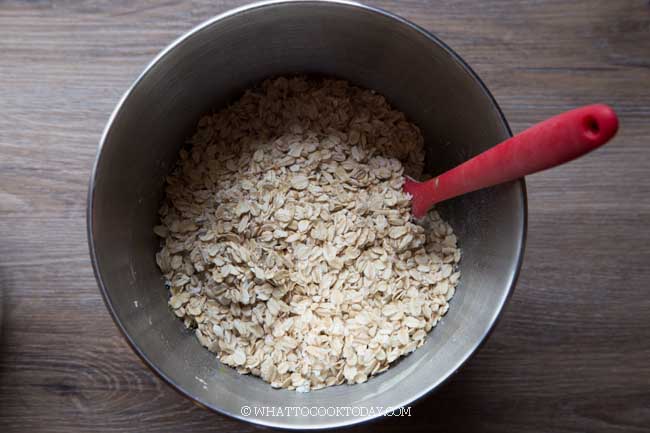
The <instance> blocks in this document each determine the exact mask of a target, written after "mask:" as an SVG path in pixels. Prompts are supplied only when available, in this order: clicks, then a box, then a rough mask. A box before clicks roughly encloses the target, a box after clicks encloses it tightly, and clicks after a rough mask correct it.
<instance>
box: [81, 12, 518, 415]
mask: <svg viewBox="0 0 650 433" xmlns="http://www.w3.org/2000/svg"><path fill="white" fill-rule="evenodd" d="M292 73H307V74H309V73H317V74H325V75H330V76H336V77H341V78H344V79H347V80H349V81H351V82H352V83H354V84H357V85H360V86H363V87H366V88H370V89H375V90H377V91H378V92H380V93H382V94H383V95H385V96H386V97H387V98H388V100H389V101H390V102H391V103H392V104H393V106H395V107H396V108H398V109H399V110H401V111H403V112H405V113H406V115H407V116H408V117H409V119H411V120H412V121H413V122H415V123H416V124H417V125H419V126H420V128H421V129H422V133H423V134H424V137H425V143H426V147H427V165H428V167H429V169H430V170H431V171H433V172H440V171H442V170H445V169H448V168H450V167H452V166H454V165H456V164H458V163H460V162H461V161H463V160H465V159H467V158H469V157H471V156H473V155H476V154H478V153H479V152H481V151H483V150H485V149H487V148H488V147H490V146H492V145H494V144H496V143H498V142H499V141H501V140H503V139H505V138H506V137H508V136H509V135H510V131H509V129H508V125H507V123H506V120H505V119H504V117H503V114H502V113H501V111H500V110H499V107H498V106H497V104H496V102H495V101H494V99H493V98H492V97H491V95H490V93H489V92H488V90H487V89H486V88H485V86H484V85H483V84H482V82H481V81H480V80H479V78H478V77H477V76H476V74H474V73H473V72H472V70H471V69H470V68H469V67H468V66H467V65H466V64H465V63H464V62H463V61H462V60H461V59H460V58H459V57H458V56H457V55H456V54H454V53H453V52H452V51H451V49H449V48H448V47H447V46H445V45H444V44H443V43H442V42H441V41H440V40H438V39H436V38H435V37H434V36H432V35H431V34H429V33H427V32H426V31H424V30H422V29H421V28H419V27H417V26H415V25H414V24H412V23H410V22H408V21H405V20H404V19H402V18H399V17H397V16H394V15H391V14H389V13H387V12H384V11H380V10H377V9H373V8H369V7H366V6H362V5H359V4H354V3H347V2H338V1H336V2H334V1H326V2H325V1H298V2H271V3H258V4H253V5H250V6H247V7H244V8H240V9H236V10H233V11H231V12H228V13H226V14H223V15H220V16H218V17H216V18H213V19H211V20H209V21H207V22H205V23H204V24H201V25H200V26H198V27H196V28H195V29H193V30H191V31H190V32H189V33H187V34H186V35H184V36H183V37H181V38H180V39H178V40H177V41H176V42H174V43H172V44H171V45H170V46H169V47H168V48H166V49H165V50H164V51H163V52H162V53H161V54H160V55H159V56H158V57H156V59H155V60H154V61H153V62H152V63H151V64H150V65H149V66H148V67H147V68H146V69H145V71H144V72H143V73H142V75H141V76H140V77H139V78H138V79H137V80H136V82H135V84H134V85H133V86H132V87H131V89H130V90H129V91H128V92H127V93H126V94H125V96H124V97H123V99H122V100H121V101H120V103H119V104H118V106H117V108H116V109H115V111H114V113H113V115H112V116H111V118H110V120H109V122H108V125H107V127H106V130H105V132H104V135H103V137H102V139H101V143H100V148H99V153H98V155H97V160H96V163H95V167H94V170H93V174H92V177H91V180H90V190H89V197H88V239H89V243H90V253H91V256H92V262H93V266H94V268H95V273H96V276H97V281H98V283H99V287H100V288H101V292H102V294H103V295H104V298H105V300H106V305H107V307H108V309H109V310H110V312H111V314H112V316H113V318H114V319H115V322H116V323H117V325H118V326H119V328H120V329H121V331H122V332H123V333H124V335H125V336H126V338H127V340H128V341H129V343H130V344H131V346H132V347H133V349H134V350H135V351H136V352H137V353H138V354H139V355H140V356H141V357H142V359H143V360H144V361H145V362H146V363H147V364H148V365H149V366H150V367H151V368H152V369H153V370H154V371H155V372H156V373H158V374H159V375H160V376H161V377H162V378H163V379H164V380H166V381H167V382H168V383H169V384H171V385H172V386H173V387H175V388H176V389H177V390H179V391H180V392H181V393H183V394H185V395H187V396H188V397H190V398H192V399H194V400H195V401H196V402H198V403H200V404H202V405H204V406H206V407H208V408H210V409H213V410H216V411H218V412H221V413H223V414H227V415H230V416H233V417H235V418H240V419H244V420H246V421H250V422H254V423H258V424H264V425H268V426H280V427H286V428H323V427H335V426H343V425H349V424H353V423H357V422H360V421H364V420H368V419H370V418H373V417H376V416H377V415H376V414H374V415H369V410H368V408H370V407H372V408H376V407H383V408H390V407H399V406H405V405H410V404H411V403H412V402H413V401H414V400H416V399H418V398H420V397H423V396H424V395H426V394H427V393H429V392H431V391H432V390H434V389H435V388H437V387H438V386H439V385H440V384H441V383H443V382H444V381H445V380H447V379H448V378H449V377H450V376H451V375H452V374H454V372H456V371H457V370H458V369H459V368H460V367H461V365H463V363H464V362H465V361H467V359H468V358H469V357H470V356H472V354H473V353H474V351H475V350H476V349H477V348H478V347H479V346H480V345H481V343H482V342H483V341H484V340H485V338H486V337H487V335H488V334H489V332H490V330H491V329H492V327H493V326H494V324H495V322H496V320H497V318H498V317H499V314H500V313H501V310H502V308H503V306H504V304H505V302H506V300H507V299H508V295H509V294H510V293H511V291H512V289H513V286H514V284H515V280H516V277H517V273H518V271H519V268H520V265H521V261H522V256H523V250H524V238H525V233H526V193H525V186H524V182H523V180H521V181H517V182H512V183H509V184H504V185H500V186H497V187H494V188H490V189H487V190H483V191H479V192H475V193H472V194H469V195H466V196H464V197H461V198H457V199H454V200H451V201H449V202H447V203H444V204H443V205H441V206H440V207H439V209H440V210H441V212H442V214H443V216H444V217H445V218H446V219H447V220H448V221H449V222H450V223H451V225H452V226H453V228H454V230H455V231H456V233H457V234H458V238H459V242H460V246H461V248H462V250H463V258H462V262H461V265H460V268H461V271H462V277H461V281H460V286H459V287H458V290H457V292H456V296H455V297H454V298H453V300H452V302H451V306H450V309H449V313H448V314H447V316H446V317H445V318H444V320H443V321H442V322H441V323H440V324H439V325H438V326H437V327H436V328H434V329H433V331H432V332H431V334H430V335H429V337H428V339H427V342H426V344H425V345H424V346H423V347H422V348H420V349H418V350H417V351H415V352H414V353H412V354H411V355H409V356H407V357H406V358H404V359H402V360H401V361H399V362H398V363H397V364H396V365H394V366H393V367H392V368H390V369H389V370H388V371H387V372H385V373H383V374H381V375H379V376H377V377H373V378H370V380H368V382H366V383H364V384H360V385H353V386H349V385H343V386H336V387H330V388H327V389H323V390H319V391H314V392H310V393H304V394H302V393H296V392H294V391H286V390H275V389H272V388H271V387H270V386H269V385H268V384H267V383H265V382H263V381H262V380H260V379H258V378H255V377H251V376H241V375H239V374H237V373H236V372H235V371H234V370H232V369H230V368H228V367H225V366H223V365H221V364H220V363H219V362H218V361H217V360H216V358H215V356H214V355H213V354H212V353H210V352H208V351H207V350H206V349H204V348H203V347H202V346H200V345H199V343H198V342H197V340H196V338H195V337H194V336H193V334H192V333H191V332H189V331H188V330H186V329H185V328H184V327H183V324H182V323H181V321H180V320H178V319H177V318H176V317H175V316H174V315H173V314H172V313H171V312H170V310H169V308H168V307H167V299H168V294H167V290H166V289H165V286H164V285H163V281H162V279H161V274H160V272H159V270H158V268H157V267H156V263H155V261H154V253H155V252H156V249H157V247H158V239H157V238H156V237H155V236H154V234H153V232H152V227H153V226H154V225H155V224H156V223H157V219H158V216H157V210H158V206H159V204H160V202H161V198H162V192H163V177H164V176H165V175H166V174H167V173H168V172H169V170H170V168H171V167H172V166H173V164H174V161H175V159H176V156H177V154H178V151H179V148H180V147H181V145H182V144H183V143H184V141H185V140H186V138H187V137H188V136H189V135H190V134H191V132H192V130H193V129H194V128H195V126H196V123H197V120H198V119H199V117H200V115H201V114H202V113H205V112H207V111H209V110H211V109H214V108H219V107H222V106H224V105H225V104H227V103H228V102H229V101H232V100H233V99H234V98H236V97H237V96H238V95H240V94H241V93H242V91H243V90H244V89H246V88H247V87H249V86H254V85H255V84H257V83H259V82H260V81H261V80H263V79H264V78H267V77H270V76H276V75H279V74H292ZM267 406H275V407H278V406H283V407H284V406H300V407H308V408H312V407H325V408H328V407H357V408H361V409H356V410H350V409H344V410H342V411H340V412H339V413H338V415H336V414H335V415H334V416H332V411H331V410H329V411H328V413H326V414H324V415H323V416H319V415H318V414H317V413H316V411H313V410H311V414H308V413H307V412H306V411H304V410H301V414H298V415H297V416H296V414H295V413H294V414H289V415H285V416H263V415H259V414H257V415H256V414H255V412H254V408H255V407H267ZM245 407H248V408H251V412H252V413H251V414H250V415H248V416H245V415H247V414H246V413H245V412H246V411H247V409H246V408H245ZM242 408H244V409H242ZM363 408H366V409H363ZM414 410H417V407H416V408H414ZM242 412H244V413H242ZM322 412H324V411H322V410H321V413H322ZM313 415H314V416H313Z"/></svg>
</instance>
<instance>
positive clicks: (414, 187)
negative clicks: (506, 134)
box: [404, 104, 618, 218]
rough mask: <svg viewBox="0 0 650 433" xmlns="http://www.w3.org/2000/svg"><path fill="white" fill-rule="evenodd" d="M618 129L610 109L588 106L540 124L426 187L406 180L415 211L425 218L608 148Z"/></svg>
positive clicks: (405, 186)
mask: <svg viewBox="0 0 650 433" xmlns="http://www.w3.org/2000/svg"><path fill="white" fill-rule="evenodd" d="M617 130H618V118H617V117H616V113H614V110H612V108H611V107H609V106H607V105H602V104H596V105H587V106H585V107H582V108H576V109H575V110H571V111H567V112H566V113H562V114H559V115H557V116H555V117H551V118H550V119H548V120H545V121H543V122H541V123H538V124H536V125H534V126H532V127H530V128H528V129H526V130H525V131H523V132H521V133H519V134H517V135H515V136H514V137H512V138H509V139H507V140H506V141H503V142H501V143H499V144H497V145H496V146H494V147H492V148H491V149H489V150H486V151H485V152H483V153H481V154H479V155H477V156H475V157H474V158H472V159H470V160H468V161H466V162H464V163H462V164H461V165H459V166H458V167H456V168H453V169H451V170H449V171H447V172H445V173H443V174H441V175H440V176H437V177H435V178H433V179H430V180H428V181H426V182H417V181H415V180H413V179H410V178H408V177H407V178H406V181H405V183H404V191H405V192H407V193H409V194H411V196H412V212H413V216H414V217H416V218H421V217H423V216H424V215H425V214H426V213H427V211H428V210H429V209H430V208H431V206H433V205H434V204H436V203H438V202H441V201H443V200H447V199H450V198H452V197H456V196H459V195H462V194H465V193H468V192H472V191H476V190H477V189H481V188H486V187H488V186H492V185H496V184H499V183H504V182H508V181H511V180H514V179H518V178H520V177H524V176H526V175H528V174H532V173H536V172H538V171H541V170H545V169H547V168H551V167H555V166H556V165H560V164H562V163H565V162H568V161H571V160H572V159H575V158H577V157H579V156H581V155H584V154H585V153H587V152H590V151H592V150H594V149H596V148H598V147H599V146H602V145H603V144H605V143H607V141H609V139H611V138H612V137H613V136H614V134H616V131H617Z"/></svg>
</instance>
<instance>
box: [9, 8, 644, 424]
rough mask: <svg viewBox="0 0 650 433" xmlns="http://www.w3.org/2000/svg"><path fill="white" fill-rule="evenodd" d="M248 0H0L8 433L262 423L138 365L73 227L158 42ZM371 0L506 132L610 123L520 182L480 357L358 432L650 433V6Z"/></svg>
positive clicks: (81, 218) (81, 231) (81, 227)
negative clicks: (609, 137)
mask: <svg viewBox="0 0 650 433" xmlns="http://www.w3.org/2000/svg"><path fill="white" fill-rule="evenodd" d="M242 3H244V2H239V1H215V0H200V1H190V2H181V1H175V0H167V1H159V2H155V1H127V0H119V1H108V0H106V1H98V0H80V1H68V0H60V1H54V0H38V1H18V0H2V1H0V287H1V288H2V289H3V291H4V314H3V316H2V317H3V319H2V320H3V331H2V334H1V337H0V338H1V341H0V431H2V432H18V431H20V432H38V431H49V432H89V431H92V432H118V431H119V432H135V431H137V432H143V431H147V432H154V431H155V432H179V431H184V432H215V431H242V432H252V431H259V430H260V429H259V428H257V427H253V426H251V425H248V424H244V423H241V422H239V421H235V420H232V419H229V418H226V417H224V416H220V415H216V414H212V413H210V412H207V411H204V410H202V409H199V408H197V407H196V406H195V405H193V404H192V403H191V402H190V401H188V400H186V399H184V398H183V397H181V396H180V395H178V394H177V393H176V392H174V391H173V390H172V389H171V388H170V387H168V386H167V385H166V384H164V383H163V382H162V381H161V380H160V379H158V378H157V377H156V376H154V374H152V373H151V372H150V371H149V370H148V369H147V368H146V367H145V366H144V365H143V364H142V363H141V362H140V361H139V359H138V358H137V357H136V356H135V355H134V354H133V352H132V351H131V349H130V348H129V347H128V346H127V344H126V343H125V341H124V340H123V339H122V337H121V335H120V334H119V332H118V330H117V328H116V327H115V326H114V324H113V322H112V320H111V318H110V317H109V315H108V313H107V311H106V308H105V307H104V303H103V301H102V299H101V297H100V294H99V291H98V289H97V285H96V283H95V279H94V277H93V272H92V269H91V265H90V261H89V257H88V249H87V246H86V234H85V224H86V223H85V208H86V187H87V180H88V176H89V174H90V169H91V166H92V163H93V158H94V156H95V151H96V146H97V142H98V140H99V136H100V133H101V131H102V128H103V126H104V124H105V123H106V121H107V119H108V116H109V114H110V112H111V111H112V109H113V107H114V106H115V104H116V103H117V101H118V99H119V98H120V96H121V94H122V93H123V92H124V91H125V90H126V88H127V87H128V86H129V85H130V83H131V82H132V80H133V79H134V78H135V77H136V76H137V75H138V73H139V72H140V71H141V70H142V69H143V68H144V66H145V65H146V64H147V63H148V62H149V60H150V59H151V58H152V57H153V56H154V55H155V54H156V53H157V52H158V51H159V50H160V49H161V48H163V47H164V46H165V45H166V44H168V43H169V42H170V41H172V40H173V39H174V38H176V37H177V36H179V35H181V34H182V33H184V32H185V31H187V30H188V29H190V28H191V27H192V26H194V25H196V24H198V23H199V22H201V21H203V20H205V19H206V18H208V17H211V16H213V15H215V14H217V13H219V12H222V11H225V10H227V9H229V8H231V7H234V6H236V5H239V4H242ZM369 3H371V4H372V5H375V6H379V7H382V8H385V9H388V10H390V11H393V12H396V13H398V14H401V15H402V16H404V17H406V18H408V19H411V20H413V21H414V22H416V23H418V24H419V25H421V26H423V27H424V28H426V29H429V30H431V31H433V32H434V33H436V34H437V35H438V36H440V37H441V38H442V39H443V40H445V41H446V42H447V43H449V45H450V46H451V47H452V48H453V49H455V50H456V51H457V52H458V53H459V54H460V55H461V56H463V57H464V58H465V59H466V60H467V61H468V62H469V63H470V64H471V65H472V66H473V67H474V69H475V70H476V71H477V72H478V74H479V75H480V76H481V77H482V78H483V79H484V80H485V82H486V84H487V85H488V87H489V88H490V89H491V90H492V92H493V93H494V95H495V97H496V99H497V100H498V102H499V103H500V104H501V107H502V108H503V110H504V112H505V114H506V116H507V118H508V120H509V121H510V124H511V126H512V128H513V131H515V132H517V131H520V130H522V129H523V128H524V127H526V126H527V125H529V124H531V123H533V122H536V121H539V120H542V119H543V118H545V117H546V116H550V115H552V114H555V113H557V112H560V111H562V110H565V109H568V108H571V107H574V106H577V105H581V104H586V103H591V102H598V101H603V102H608V103H610V104H611V105H613V106H614V107H615V108H616V110H617V111H618V113H619V114H620V118H621V130H620V133H619V135H618V137H617V138H616V139H615V140H614V142H613V143H611V144H610V145H609V146H606V147H605V148H603V149H601V150H599V151H597V152H596V153H595V154H593V155H590V156H588V157H585V158H583V159H581V160H579V161H576V162H574V163H571V164H569V165H567V166H564V167H561V168H559V169H556V170H553V171H550V172H547V173H543V174H537V175H534V176H532V177H530V178H528V179H527V180H528V199H529V211H530V219H529V232H528V246H527V251H526V259H525V264H524V267H523V270H522V273H521V278H520V280H519V284H518V287H517V289H516V291H515V293H514V296H513V297H512V300H511V302H510V304H509V306H508V308H507V309H506V311H505V314H504V316H503V318H502V320H501V322H500V323H499V325H498V327H497V329H496V331H495V332H494V333H493V335H492V337H491V338H490V340H489V341H488V343H487V344H486V345H485V346H484V348H483V349H482V350H481V351H480V352H479V353H478V354H477V355H476V356H475V357H474V358H473V359H472V360H471V361H470V362H469V363H468V364H467V366H466V367H465V368H464V369H463V370H462V372H461V373H460V374H459V375H458V376H456V377H455V378H454V379H453V380H452V381H451V382H450V383H448V384H447V385H445V386H444V388H443V389H442V390H441V391H440V392H438V393H436V394H435V395H433V396H430V397H429V398H427V399H425V400H424V401H422V402H421V403H419V404H417V405H415V406H414V407H413V409H412V416H411V417H410V418H394V419H386V420H382V421H380V422H379V423H375V424H371V425H369V426H363V427H360V428H353V429H352V431H371V430H375V429H376V430H380V431H394V432H398V431H420V430H427V431H433V432H556V433H560V432H608V433H612V432H641V431H646V432H647V431H650V291H649V290H648V289H649V286H650V181H649V180H648V176H649V175H650V4H649V3H648V1H647V0H644V1H642V0H583V1H567V0H546V1H544V0H527V1H524V0H490V1H488V0H471V1H462V2H461V1H456V0H439V1H430V2H428V1H422V0H409V1H399V2H398V1H372V2H369Z"/></svg>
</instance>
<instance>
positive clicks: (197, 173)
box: [154, 78, 460, 391]
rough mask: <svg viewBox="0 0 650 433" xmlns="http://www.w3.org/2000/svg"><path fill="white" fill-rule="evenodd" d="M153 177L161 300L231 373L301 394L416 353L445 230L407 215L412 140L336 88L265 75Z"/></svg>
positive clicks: (448, 265) (431, 312)
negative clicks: (163, 174) (158, 185)
mask: <svg viewBox="0 0 650 433" xmlns="http://www.w3.org/2000/svg"><path fill="white" fill-rule="evenodd" d="M190 149H191V150H189V151H186V150H183V151H181V154H180V160H179V163H178V166H177V167H176V169H175V171H174V172H173V173H172V175H171V176H170V177H169V178H168V179H167V189H166V199H165V202H164V204H163V206H162V208H161V209H160V215H161V221H162V223H161V225H159V226H157V227H155V229H154V231H155V233H157V234H158V235H159V236H160V237H161V238H162V243H161V245H162V246H161V249H160V251H159V252H158V254H157V255H156V260H157V262H158V265H159V266H160V269H161V270H162V272H163V274H164V277H165V279H166V281H167V283H168V285H169V287H170V291H171V298H170V300H169V305H170V306H171V308H172V309H173V311H174V313H175V314H176V315H177V316H178V317H180V318H182V319H183V320H184V322H185V325H186V326H188V327H193V328H196V336H197V338H198V340H199V341H200V342H201V344H202V345H204V346H205V347H207V348H208V349H209V350H211V351H213V352H215V353H216V354H217V355H218V357H219V359H220V360H221V362H223V363H224V364H227V365H230V366H232V367H234V368H236V369H237V371H238V372H240V373H242V374H246V373H251V374H254V375H257V376H260V377H261V378H262V379H264V380H265V381H267V382H270V383H271V385H272V386H273V387H278V388H289V389H296V390H298V391H309V390H310V389H319V388H323V387H326V386H330V385H335V384H341V383H350V384H352V383H361V382H365V381H366V380H367V379H368V377H369V376H371V375H374V374H377V373H380V372H382V371H384V370H386V369H387V368H388V367H389V366H390V364H391V363H392V362H393V361H395V360H396V359H398V358H399V357H400V356H403V355H405V354H407V353H409V352H412V351H413V350H415V349H416V348H417V347H419V346H421V345H422V344H423V343H424V341H425V338H426V336H427V332H428V331H430V330H431V328H432V327H433V326H435V325H436V323H438V321H439V320H440V318H441V317H442V316H443V315H444V314H445V313H446V312H447V309H448V308H449V305H448V303H447V302H448V301H449V299H450V298H451V297H452V296H453V294H454V290H455V287H456V284H457V282H458V279H459V276H460V274H459V273H458V272H457V271H456V270H455V269H456V264H457V263H458V261H459V260H460V250H459V249H458V248H457V246H456V236H455V235H454V234H453V233H452V229H451V227H450V226H449V225H448V224H447V223H445V222H444V221H443V220H441V219H440V217H439V215H438V214H437V213H436V212H435V211H432V212H430V213H429V215H428V216H427V217H426V219H424V220H423V221H420V222H418V223H414V222H413V221H411V215H410V204H409V198H408V196H407V195H406V194H405V193H403V192H402V183H403V176H404V175H405V174H408V175H411V176H413V177H419V176H420V175H421V171H422V165H423V159H424V155H423V150H422V149H423V146H422V136H421V134H420V132H419V130H418V129H417V127H415V126H414V125H412V124H411V123H409V122H408V121H407V120H406V119H405V117H404V115H403V114H402V113H400V112H398V111H395V110H393V109H391V107H390V106H389V105H388V104H387V102H386V100H385V99H384V98H383V97H382V96H380V95H378V94H376V93H374V92H372V91H368V90H363V89H359V88H357V87H353V86H350V85H349V84H348V83H346V82H344V81H336V80H322V79H319V80H316V79H314V80H308V79H306V78H290V79H287V78H277V79H273V80H268V81H266V82H265V83H263V85H262V86H261V88H258V89H254V90H250V91H248V92H246V94H245V95H244V96H243V97H242V98H241V99H240V100H239V101H238V102H236V103H235V104H233V105H232V106H230V107H228V108H227V109H225V110H223V111H220V112H218V113H216V114H212V115H208V116H205V117H204V118H202V119H201V121H200V123H199V128H198V131H197V132H196V134H195V135H194V137H193V139H192V140H191V148H190Z"/></svg>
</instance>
